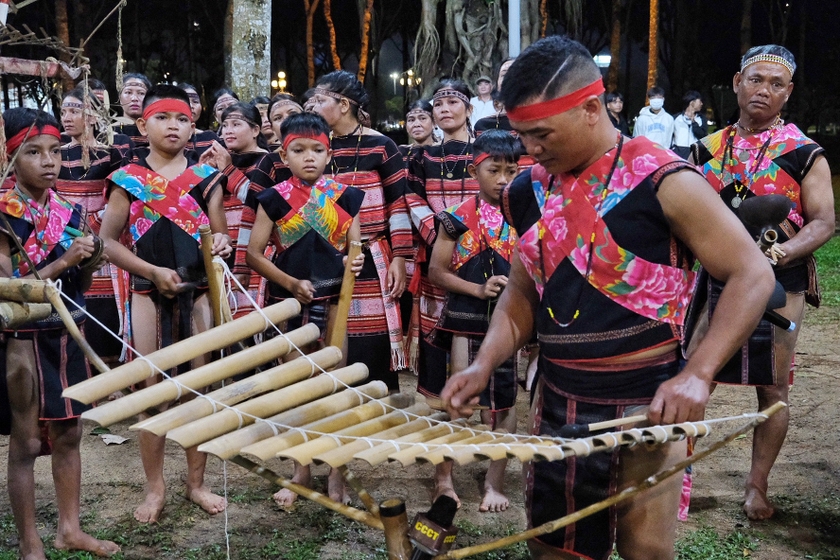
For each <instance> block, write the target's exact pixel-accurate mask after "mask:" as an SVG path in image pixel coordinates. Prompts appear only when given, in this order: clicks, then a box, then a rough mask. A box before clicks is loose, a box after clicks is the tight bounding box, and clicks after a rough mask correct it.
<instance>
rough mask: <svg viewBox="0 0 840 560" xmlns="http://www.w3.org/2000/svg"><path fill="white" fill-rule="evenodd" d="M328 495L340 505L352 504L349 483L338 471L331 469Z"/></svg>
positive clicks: (328, 478) (328, 479)
mask: <svg viewBox="0 0 840 560" xmlns="http://www.w3.org/2000/svg"><path fill="white" fill-rule="evenodd" d="M327 494H329V496H330V499H331V500H333V501H334V502H338V503H340V504H344V505H345V506H346V505H349V504H350V494H349V493H348V492H347V483H346V482H345V481H344V477H343V476H341V473H340V472H339V471H338V469H330V475H329V477H327Z"/></svg>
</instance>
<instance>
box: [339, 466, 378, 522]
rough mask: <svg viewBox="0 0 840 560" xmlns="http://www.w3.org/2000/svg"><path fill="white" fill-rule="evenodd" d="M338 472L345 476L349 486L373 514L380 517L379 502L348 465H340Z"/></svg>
mask: <svg viewBox="0 0 840 560" xmlns="http://www.w3.org/2000/svg"><path fill="white" fill-rule="evenodd" d="M338 472H339V473H341V476H342V477H344V480H345V482H347V486H349V487H350V489H351V490H352V491H353V492H355V493H356V495H358V496H359V499H360V500H362V503H363V504H364V505H365V508H366V509H367V510H368V511H369V512H370V513H371V515H375V516H377V517H379V504H377V503H376V502H375V501H374V500H373V498H372V497H371V495H370V493H368V491H367V489H366V488H365V487H364V486H362V483H361V481H360V480H359V479H358V478H356V476H355V475H354V474H353V473H352V472H350V469H348V468H347V467H346V466H341V467H338Z"/></svg>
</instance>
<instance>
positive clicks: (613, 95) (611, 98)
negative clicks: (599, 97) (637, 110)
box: [604, 91, 624, 103]
mask: <svg viewBox="0 0 840 560" xmlns="http://www.w3.org/2000/svg"><path fill="white" fill-rule="evenodd" d="M616 99H618V100H619V101H621V102H622V103H624V96H623V95H621V93H619V92H617V91H611V92H609V93H608V94H607V95H606V97H605V98H604V102H605V103H612V102H613V101H615V100H616Z"/></svg>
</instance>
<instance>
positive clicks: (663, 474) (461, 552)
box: [439, 402, 787, 559]
mask: <svg viewBox="0 0 840 560" xmlns="http://www.w3.org/2000/svg"><path fill="white" fill-rule="evenodd" d="M786 406H787V405H786V404H785V403H783V402H778V403H775V404H773V405H771V406H769V407H768V408H766V409H764V410H762V411H761V413H760V415H757V416H755V417H753V418H752V419H751V420H750V422H749V423H747V424H746V425H744V426H742V427H740V428H738V429H736V430H734V431H732V432H730V433H729V434H727V435H726V437H724V438H723V439H722V440H720V441H716V442H715V443H713V444H712V445H711V446H709V447H707V448H706V449H703V450H702V451H696V452H695V453H694V454H692V455H691V456H690V457H688V458H687V459H684V460H682V461H680V462H679V463H676V464H675V465H673V466H671V467H669V468H667V469H664V470H662V471H660V472H658V473H656V474H654V475H653V476H649V477H647V478H646V479H644V480H643V481H641V482H639V483H638V484H636V485H635V486H631V487H630V488H626V489H624V490H622V491H621V492H618V493H616V494H613V495H612V496H610V497H608V498H607V499H605V500H602V501H600V502H597V503H595V504H592V505H590V506H587V507H585V508H583V509H580V510H578V511H576V512H574V513H571V514H569V515H566V516H565V517H561V518H560V519H555V520H554V521H549V522H548V523H544V524H542V525H540V526H539V527H534V528H533V529H529V530H527V531H523V532H521V533H517V534H515V535H510V536H508V537H504V538H501V539H498V540H496V541H493V542H489V543H484V544H480V545H475V546H468V547H466V548H459V549H458V550H450V551H449V552H447V553H446V554H444V555H442V556H439V558H442V559H458V558H466V557H468V556H473V555H475V554H480V553H482V552H489V551H491V550H496V549H498V548H503V547H506V546H510V545H512V544H515V543H518V542H521V541H525V540H528V539H533V538H535V537H539V536H540V535H545V534H547V533H553V532H554V531H557V530H558V529H562V528H563V527H566V526H568V525H571V524H572V523H576V522H578V521H580V520H581V519H583V518H584V517H587V516H589V515H592V514H593V513H596V512H599V511H601V510H604V509H607V508H608V507H611V506H614V505H615V504H617V503H620V502H623V501H624V500H627V499H630V498H633V497H634V496H636V495H638V494H639V493H640V492H643V491H644V490H647V489H649V488H652V487H654V486H656V485H657V484H659V483H660V482H662V481H663V480H666V479H668V478H669V477H671V476H673V475H675V474H679V473H682V472H685V468H686V467H687V466H689V465H691V464H693V463H695V462H696V461H699V460H700V459H703V458H705V457H708V456H709V455H711V454H712V453H714V452H715V451H717V450H718V449H720V448H722V447H723V446H724V445H726V444H728V443H729V442H731V441H733V440H735V439H736V438H737V437H739V436H740V435H742V434H745V433H747V432H748V431H750V430H752V429H754V428H755V427H756V426H757V425H759V424H761V423H762V422H764V421H765V420H767V418H769V417H770V416H772V415H774V414H776V413H777V412H778V411H780V410H782V409H783V408H785V407H786Z"/></svg>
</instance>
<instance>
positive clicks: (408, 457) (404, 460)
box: [388, 428, 479, 467]
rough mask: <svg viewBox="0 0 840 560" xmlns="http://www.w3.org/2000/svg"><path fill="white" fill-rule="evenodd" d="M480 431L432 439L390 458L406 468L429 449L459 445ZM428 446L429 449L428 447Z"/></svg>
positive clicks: (463, 432) (463, 431) (460, 431)
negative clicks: (438, 446) (452, 444)
mask: <svg viewBox="0 0 840 560" xmlns="http://www.w3.org/2000/svg"><path fill="white" fill-rule="evenodd" d="M478 431H479V430H474V429H472V428H470V429H463V430H459V431H456V432H453V433H451V434H446V435H443V436H441V437H437V438H434V439H431V440H429V441H427V442H426V443H424V444H423V445H412V446H411V447H409V448H407V449H401V450H399V451H397V452H396V453H392V454H391V455H389V456H388V460H389V461H396V462H397V463H399V464H401V465H402V466H404V467H407V466H409V465H412V464H414V462H415V461H416V460H417V456H418V455H421V454H423V453H425V452H426V450H427V449H428V447H434V446H437V445H446V444H449V443H457V442H459V441H463V440H465V439H467V438H470V437H474V436H475V435H476V432H478ZM426 446H428V447H426Z"/></svg>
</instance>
